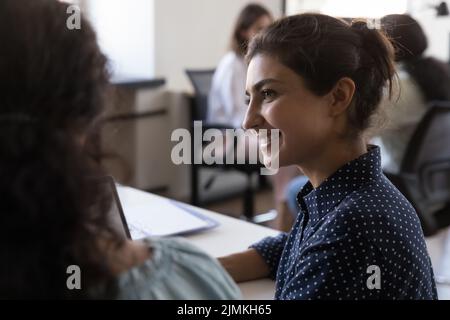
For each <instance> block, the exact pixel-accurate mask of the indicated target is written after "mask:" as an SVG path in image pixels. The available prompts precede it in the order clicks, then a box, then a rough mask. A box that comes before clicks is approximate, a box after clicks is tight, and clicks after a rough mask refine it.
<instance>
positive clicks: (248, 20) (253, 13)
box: [231, 3, 272, 56]
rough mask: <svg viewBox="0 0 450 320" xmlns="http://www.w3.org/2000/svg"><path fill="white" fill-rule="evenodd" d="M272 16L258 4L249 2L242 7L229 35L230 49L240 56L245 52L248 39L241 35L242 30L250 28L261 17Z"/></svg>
mask: <svg viewBox="0 0 450 320" xmlns="http://www.w3.org/2000/svg"><path fill="white" fill-rule="evenodd" d="M264 16H268V17H272V15H271V14H270V12H269V11H268V10H267V9H266V8H264V7H263V6H261V5H259V4H254V3H252V4H249V5H247V6H245V8H244V9H242V11H241V13H240V14H239V16H238V18H237V20H236V23H235V25H234V28H233V34H232V37H231V50H233V51H234V52H235V53H236V54H238V55H240V56H244V55H245V53H246V52H247V46H248V40H247V39H245V38H244V37H243V36H242V32H245V31H247V30H248V29H250V28H251V27H252V26H253V24H255V23H256V22H257V21H258V20H259V19H260V18H261V17H264Z"/></svg>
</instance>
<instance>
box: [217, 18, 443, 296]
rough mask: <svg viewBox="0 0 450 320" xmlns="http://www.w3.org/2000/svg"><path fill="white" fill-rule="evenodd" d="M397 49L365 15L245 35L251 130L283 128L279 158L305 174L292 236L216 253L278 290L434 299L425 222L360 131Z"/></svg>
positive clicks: (286, 22) (291, 21)
mask: <svg viewBox="0 0 450 320" xmlns="http://www.w3.org/2000/svg"><path fill="white" fill-rule="evenodd" d="M393 58H394V51H393V48H392V45H391V44H390V42H389V41H388V40H387V38H386V37H385V36H384V35H383V34H382V33H381V32H379V31H377V30H375V29H371V28H369V27H368V25H367V23H366V22H364V21H355V22H353V23H352V24H351V25H350V24H348V23H346V22H344V21H342V20H339V19H336V18H333V17H330V16H326V15H320V14H302V15H297V16H291V17H288V18H284V19H282V20H280V21H278V22H276V23H275V24H273V25H272V26H271V27H269V28H268V29H266V30H265V31H264V32H262V33H261V34H259V35H258V36H256V37H255V38H254V39H253V41H252V42H251V43H250V45H249V51H248V54H247V61H248V62H249V67H248V75H247V92H248V95H249V98H250V103H249V108H248V111H247V115H246V120H245V123H244V127H245V128H246V129H253V130H256V131H258V130H262V129H265V130H271V129H274V128H277V129H279V130H280V148H279V163H280V166H287V165H297V166H298V167H299V168H300V169H301V170H302V171H303V172H304V173H305V175H306V176H307V177H308V178H309V182H308V183H307V184H306V185H305V187H304V188H303V189H302V190H301V192H300V193H299V194H298V196H297V201H298V203H299V206H300V207H301V210H300V213H299V215H298V216H297V219H296V221H295V223H294V226H293V228H292V230H291V231H290V233H287V234H280V235H279V236H277V237H274V238H266V239H263V240H262V241H260V242H259V243H256V244H254V245H252V246H251V249H249V250H248V251H245V252H243V253H239V254H236V255H232V256H229V257H224V258H222V259H221V262H222V263H223V265H224V266H225V267H226V268H227V269H228V271H229V272H230V273H231V274H232V275H233V277H234V278H235V280H237V281H244V280H249V279H254V278H258V277H264V276H269V275H270V276H272V277H275V278H276V280H277V290H276V294H275V298H277V299H336V300H338V299H339V300H340V299H353V300H359V299H395V300H396V299H435V298H436V297H437V296H436V288H435V284H434V276H433V271H432V268H431V263H430V259H429V257H428V254H427V249H426V246H425V241H424V237H423V233H422V229H421V226H420V223H419V219H418V217H417V215H416V213H415V211H414V209H413V208H412V206H411V205H410V204H409V203H408V201H407V200H406V199H405V198H404V197H403V195H402V194H401V193H400V192H399V191H398V190H397V189H395V187H394V186H393V185H392V184H391V183H390V182H389V181H388V180H387V178H386V177H385V176H384V175H383V173H382V171H381V167H380V153H379V148H378V147H376V146H370V145H367V144H366V143H365V139H364V132H365V130H366V129H367V128H368V127H369V126H370V123H371V117H372V116H373V115H374V114H375V113H376V111H377V107H378V105H379V102H380V100H381V97H382V95H383V92H384V90H385V89H386V88H387V89H388V91H390V90H391V86H392V81H393V78H394V75H395V72H394V67H393ZM266 156H268V157H271V155H270V154H267V155H266ZM244 266H245V267H244ZM249 270H251V271H249ZM370 270H377V273H376V275H372V273H371V272H370ZM373 281H375V282H373Z"/></svg>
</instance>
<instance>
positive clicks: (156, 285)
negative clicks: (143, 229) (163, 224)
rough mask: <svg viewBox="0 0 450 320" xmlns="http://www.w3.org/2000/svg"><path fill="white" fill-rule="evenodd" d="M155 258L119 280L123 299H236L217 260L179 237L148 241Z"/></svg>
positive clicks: (229, 282) (231, 283)
mask: <svg viewBox="0 0 450 320" xmlns="http://www.w3.org/2000/svg"><path fill="white" fill-rule="evenodd" d="M143 241H144V243H145V244H146V245H148V247H149V248H151V249H152V257H151V259H149V260H147V261H146V262H145V263H144V264H143V265H141V266H137V267H134V268H132V269H130V270H128V271H127V272H125V273H124V274H122V275H121V276H120V277H119V279H118V285H119V291H120V294H119V296H120V298H122V299H129V298H131V299H237V298H240V292H239V289H238V288H237V286H236V284H235V283H234V282H233V280H232V279H231V278H230V276H229V275H228V274H227V273H226V272H225V270H224V269H223V268H222V267H221V265H220V264H219V263H218V261H217V260H216V259H214V258H212V257H211V256H209V255H208V254H207V253H205V252H204V251H202V250H200V249H199V248H197V247H195V246H194V245H192V244H190V243H189V242H187V241H186V240H183V239H180V238H147V239H144V240H143Z"/></svg>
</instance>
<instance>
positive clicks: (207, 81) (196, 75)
mask: <svg viewBox="0 0 450 320" xmlns="http://www.w3.org/2000/svg"><path fill="white" fill-rule="evenodd" d="M214 71H215V70H214V69H210V70H186V74H187V76H188V78H189V80H190V81H191V83H192V85H193V87H194V91H195V96H194V99H193V103H192V106H191V133H193V129H194V125H193V124H194V121H202V124H203V126H202V130H203V131H206V130H208V129H219V130H226V129H235V128H234V127H233V126H231V125H223V124H217V123H210V122H207V112H208V96H209V92H210V90H211V84H212V78H213V75H214ZM202 135H203V132H202ZM234 144H235V146H236V141H234ZM203 147H205V144H203V145H202V148H203ZM192 150H193V151H194V150H195V148H194V146H193V145H192ZM235 154H236V152H235ZM192 157H194V152H192ZM223 163H224V164H206V163H203V161H202V163H201V164H195V162H194V159H193V158H192V164H191V204H193V205H199V204H200V200H199V190H200V187H201V186H200V181H199V173H200V170H201V168H205V167H206V168H217V169H218V170H221V171H227V170H234V171H238V172H241V173H243V174H245V175H246V177H247V184H246V188H245V191H244V193H243V216H244V217H245V218H246V219H247V220H249V221H252V222H255V223H262V222H266V221H268V220H272V219H273V217H272V216H270V215H260V216H255V215H254V190H253V187H252V181H253V176H254V175H258V176H259V177H260V178H261V177H262V176H260V175H259V170H260V168H261V167H262V164H226V161H225V160H224V161H223ZM214 179H215V176H213V177H212V178H211V179H209V180H208V181H207V182H206V184H205V187H206V188H209V186H211V184H212V183H213V180H214ZM260 182H262V183H264V181H263V180H262V179H260Z"/></svg>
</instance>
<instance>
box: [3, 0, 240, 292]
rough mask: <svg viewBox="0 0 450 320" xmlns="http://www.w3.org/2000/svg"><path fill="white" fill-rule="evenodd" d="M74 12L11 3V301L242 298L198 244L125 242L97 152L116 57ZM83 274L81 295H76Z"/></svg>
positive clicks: (6, 55) (6, 1) (7, 244)
mask: <svg viewBox="0 0 450 320" xmlns="http://www.w3.org/2000/svg"><path fill="white" fill-rule="evenodd" d="M67 7H68V4H64V3H62V2H58V1H53V0H39V1H36V0H21V1H17V0H2V1H1V2H0V42H1V43H2V51H1V52H2V54H1V56H2V61H1V63H0V79H1V80H0V81H1V83H2V85H1V89H0V90H1V92H0V154H1V157H0V176H1V180H0V194H1V195H2V197H1V202H0V225H1V226H2V232H1V236H0V237H1V249H0V260H1V261H2V269H1V270H2V271H1V274H0V298H4V299H5V298H13V299H20V298H41V299H48V298H52V299H53V298H58V299H60V298H65V299H74V298H75V299H78V298H94V299H103V298H112V299H130V298H131V299H233V298H239V297H240V293H239V290H238V288H237V286H236V285H235V283H234V282H233V281H232V280H231V278H230V277H229V276H228V275H227V273H226V272H225V271H224V269H223V268H222V267H221V266H220V264H219V263H218V262H217V261H216V260H215V259H213V258H211V257H209V256H208V255H206V254H205V253H203V252H201V251H200V250H198V249H197V248H195V247H193V246H192V245H189V244H187V243H185V242H183V241H181V240H177V239H153V238H150V239H146V240H145V241H143V242H133V241H128V240H126V239H124V238H122V237H120V236H119V235H118V234H117V232H115V231H114V228H113V227H112V224H113V223H112V222H111V221H110V220H111V219H110V217H109V215H108V211H109V208H110V206H111V202H105V201H102V200H101V199H105V197H104V194H105V192H106V190H103V187H102V186H101V185H102V184H101V183H94V180H95V179H93V178H95V177H100V176H102V173H101V170H100V169H99V168H98V166H97V164H96V163H95V162H94V161H93V160H92V158H91V157H90V154H91V153H90V152H88V149H87V148H88V146H89V145H90V138H91V137H92V135H91V134H90V133H93V132H95V131H96V130H95V129H96V126H95V125H96V124H98V121H97V120H98V116H99V115H100V114H101V113H102V111H103V105H104V98H105V90H106V89H107V87H108V72H107V69H106V58H105V56H104V55H103V54H102V53H101V52H100V51H99V48H98V45H97V42H96V36H95V33H94V32H93V30H92V28H91V26H90V25H89V23H88V22H87V21H86V20H84V19H83V20H82V28H81V29H80V30H69V29H68V28H67V27H66V19H67V14H66V12H67ZM91 151H93V150H91ZM72 265H76V266H78V267H79V268H80V270H81V279H80V280H81V289H80V290H69V289H68V287H67V280H68V277H69V275H68V274H67V273H66V271H67V270H68V267H69V266H72Z"/></svg>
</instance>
